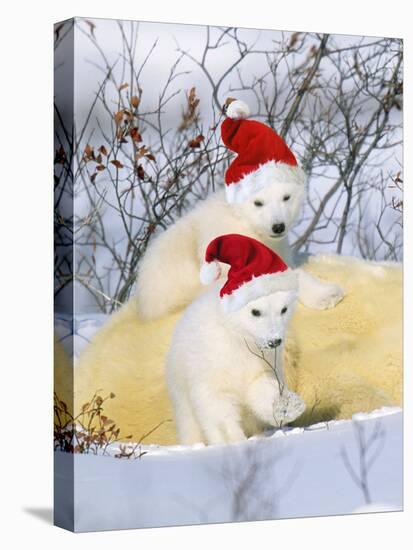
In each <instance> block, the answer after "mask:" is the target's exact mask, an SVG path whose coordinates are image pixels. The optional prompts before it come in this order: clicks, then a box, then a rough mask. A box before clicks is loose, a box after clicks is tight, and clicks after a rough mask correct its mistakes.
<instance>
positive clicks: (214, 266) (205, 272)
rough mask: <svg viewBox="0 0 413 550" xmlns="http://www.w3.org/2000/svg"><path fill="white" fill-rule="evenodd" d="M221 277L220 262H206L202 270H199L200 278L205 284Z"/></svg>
mask: <svg viewBox="0 0 413 550" xmlns="http://www.w3.org/2000/svg"><path fill="white" fill-rule="evenodd" d="M220 277H221V266H220V265H219V263H218V262H216V261H213V262H205V263H204V264H203V265H202V267H201V271H200V272H199V278H200V279H201V283H202V284H203V285H209V284H211V283H213V282H214V281H217V280H218V279H219V278H220Z"/></svg>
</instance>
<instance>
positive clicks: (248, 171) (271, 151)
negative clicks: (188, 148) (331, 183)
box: [221, 99, 305, 204]
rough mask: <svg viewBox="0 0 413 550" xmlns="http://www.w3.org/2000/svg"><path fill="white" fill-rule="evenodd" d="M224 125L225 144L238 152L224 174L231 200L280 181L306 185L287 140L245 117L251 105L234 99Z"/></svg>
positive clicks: (236, 200)
mask: <svg viewBox="0 0 413 550" xmlns="http://www.w3.org/2000/svg"><path fill="white" fill-rule="evenodd" d="M226 116H227V118H226V119H225V120H224V122H223V123H222V124H221V137H222V141H223V142H224V143H225V145H226V146H227V147H228V148H229V149H231V151H234V152H235V153H238V155H237V157H236V158H235V159H234V160H233V161H232V163H231V164H230V166H229V168H228V170H227V171H226V174H225V183H226V186H225V188H226V196H227V201H228V202H229V203H231V204H232V203H240V202H244V201H245V200H247V199H248V198H249V197H251V196H252V195H254V194H255V193H257V192H258V191H260V190H261V189H264V188H265V187H267V186H269V185H272V184H276V183H277V182H279V183H282V182H293V183H296V184H298V185H304V183H305V174H304V172H303V170H302V169H301V168H300V167H299V166H298V164H297V160H296V158H295V156H294V155H293V153H292V152H291V150H290V149H289V147H288V145H287V144H286V143H285V141H284V140H283V139H282V138H281V137H280V136H279V135H278V134H277V133H276V132H274V130H273V129H272V128H270V127H269V126H267V125H265V124H263V123H262V122H258V121H257V120H245V119H246V118H248V116H249V108H248V105H246V104H245V103H244V102H243V101H240V100H237V99H236V100H233V101H232V102H231V103H229V105H228V106H227V108H226Z"/></svg>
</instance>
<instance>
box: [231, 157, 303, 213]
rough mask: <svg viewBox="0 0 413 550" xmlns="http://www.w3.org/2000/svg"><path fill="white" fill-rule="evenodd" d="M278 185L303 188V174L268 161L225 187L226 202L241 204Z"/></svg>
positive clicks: (293, 167)
mask: <svg viewBox="0 0 413 550" xmlns="http://www.w3.org/2000/svg"><path fill="white" fill-rule="evenodd" d="M279 183H295V184H296V185H300V186H305V174H304V172H303V170H302V169H301V168H300V167H299V166H290V165H288V164H285V163H283V162H275V161H274V160H270V161H268V162H266V163H265V164H262V165H261V166H260V167H259V168H258V170H255V172H251V173H250V174H246V175H245V176H244V177H243V178H242V179H241V180H240V181H238V182H237V183H231V184H229V185H226V186H225V192H226V196H227V201H228V202H229V203H230V204H235V203H242V202H244V201H246V200H248V199H249V198H250V197H251V196H253V195H255V194H256V193H258V192H259V191H262V190H263V189H265V188H266V187H268V186H272V185H274V184H275V185H277V184H279Z"/></svg>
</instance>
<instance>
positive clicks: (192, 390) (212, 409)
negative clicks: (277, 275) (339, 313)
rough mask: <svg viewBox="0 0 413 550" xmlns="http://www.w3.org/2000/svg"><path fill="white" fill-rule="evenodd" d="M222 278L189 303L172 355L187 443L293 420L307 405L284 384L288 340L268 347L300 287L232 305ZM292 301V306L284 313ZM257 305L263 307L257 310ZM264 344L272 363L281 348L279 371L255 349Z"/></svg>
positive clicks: (177, 408)
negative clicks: (227, 307)
mask: <svg viewBox="0 0 413 550" xmlns="http://www.w3.org/2000/svg"><path fill="white" fill-rule="evenodd" d="M220 286H221V283H218V284H216V285H214V287H213V288H212V289H211V290H210V291H209V292H207V293H204V294H203V295H201V296H200V297H198V298H197V299H196V300H195V301H194V302H193V303H192V304H191V305H190V306H189V307H188V308H187V309H186V311H185V313H184V315H183V316H182V317H181V319H180V320H179V322H178V324H177V325H176V328H175V332H174V335H173V338H172V344H171V347H170V350H169V353H168V356H167V360H166V380H167V385H168V391H169V394H170V397H171V400H172V403H173V407H174V414H175V419H176V426H177V432H178V440H179V442H180V443H181V444H185V445H190V444H193V443H196V442H204V443H206V444H220V443H231V442H235V441H241V440H243V439H245V438H246V437H248V436H250V435H253V434H255V433H259V432H261V431H262V430H263V429H265V428H266V427H269V426H275V427H279V426H281V425H283V424H286V423H288V422H291V421H293V420H295V419H296V418H297V417H298V416H300V415H301V414H302V412H303V411H304V409H305V405H304V403H303V401H302V400H301V399H300V398H299V397H298V396H297V395H296V394H294V393H293V392H291V391H289V389H288V388H287V387H286V385H285V380H284V376H283V368H282V363H281V362H282V355H283V345H282V344H281V345H280V346H278V347H277V348H276V349H275V350H274V349H271V350H270V349H268V343H269V342H270V341H272V340H274V339H282V340H283V339H284V337H285V331H286V328H287V325H288V321H289V319H290V316H291V313H292V311H293V306H294V300H295V295H296V293H295V292H294V291H279V292H276V293H273V294H271V295H269V296H264V297H261V298H258V299H257V300H254V301H252V302H250V303H249V304H247V305H246V306H245V307H243V308H242V309H240V310H237V311H236V312H232V313H225V312H223V311H222V308H221V307H220V305H219V297H218V292H219V288H220ZM285 306H287V308H288V309H287V312H286V313H284V314H281V311H282V309H283V308H284V307H285ZM252 309H259V310H260V311H261V315H260V316H259V317H256V316H254V315H252V314H251V310H252ZM260 351H262V352H263V353H264V356H265V358H266V359H267V360H268V361H269V362H270V364H273V361H274V354H276V363H277V371H276V372H277V375H275V374H274V372H273V371H272V370H271V368H270V367H269V366H268V365H267V364H266V362H265V361H263V359H262V358H261V357H259V356H257V355H255V353H257V354H258V355H259V354H260ZM277 377H278V380H279V382H280V383H279V382H278V380H277Z"/></svg>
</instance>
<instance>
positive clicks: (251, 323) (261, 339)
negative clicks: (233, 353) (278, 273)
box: [226, 290, 297, 349]
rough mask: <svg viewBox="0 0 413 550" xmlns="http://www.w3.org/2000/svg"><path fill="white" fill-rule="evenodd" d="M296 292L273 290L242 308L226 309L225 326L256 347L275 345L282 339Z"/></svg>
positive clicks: (266, 347)
mask: <svg viewBox="0 0 413 550" xmlns="http://www.w3.org/2000/svg"><path fill="white" fill-rule="evenodd" d="M296 295H297V293H296V292H295V291H292V290H288V291H286V290H284V291H279V292H275V293H273V294H270V295H268V296H263V297H261V298H258V299H257V300H253V301H251V302H249V303H248V304H247V305H246V306H244V307H243V308H241V309H239V310H237V311H234V312H231V313H227V314H226V316H227V321H228V324H229V326H230V327H231V328H232V329H233V330H235V331H236V333H237V334H238V335H239V336H240V337H242V338H244V339H245V340H247V341H249V342H255V344H256V345H257V346H258V347H259V348H260V349H268V348H276V347H278V346H280V345H281V344H282V343H283V340H284V338H285V333H286V329H287V326H288V322H289V319H290V317H291V314H292V312H293V309H294V304H295V300H296Z"/></svg>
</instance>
